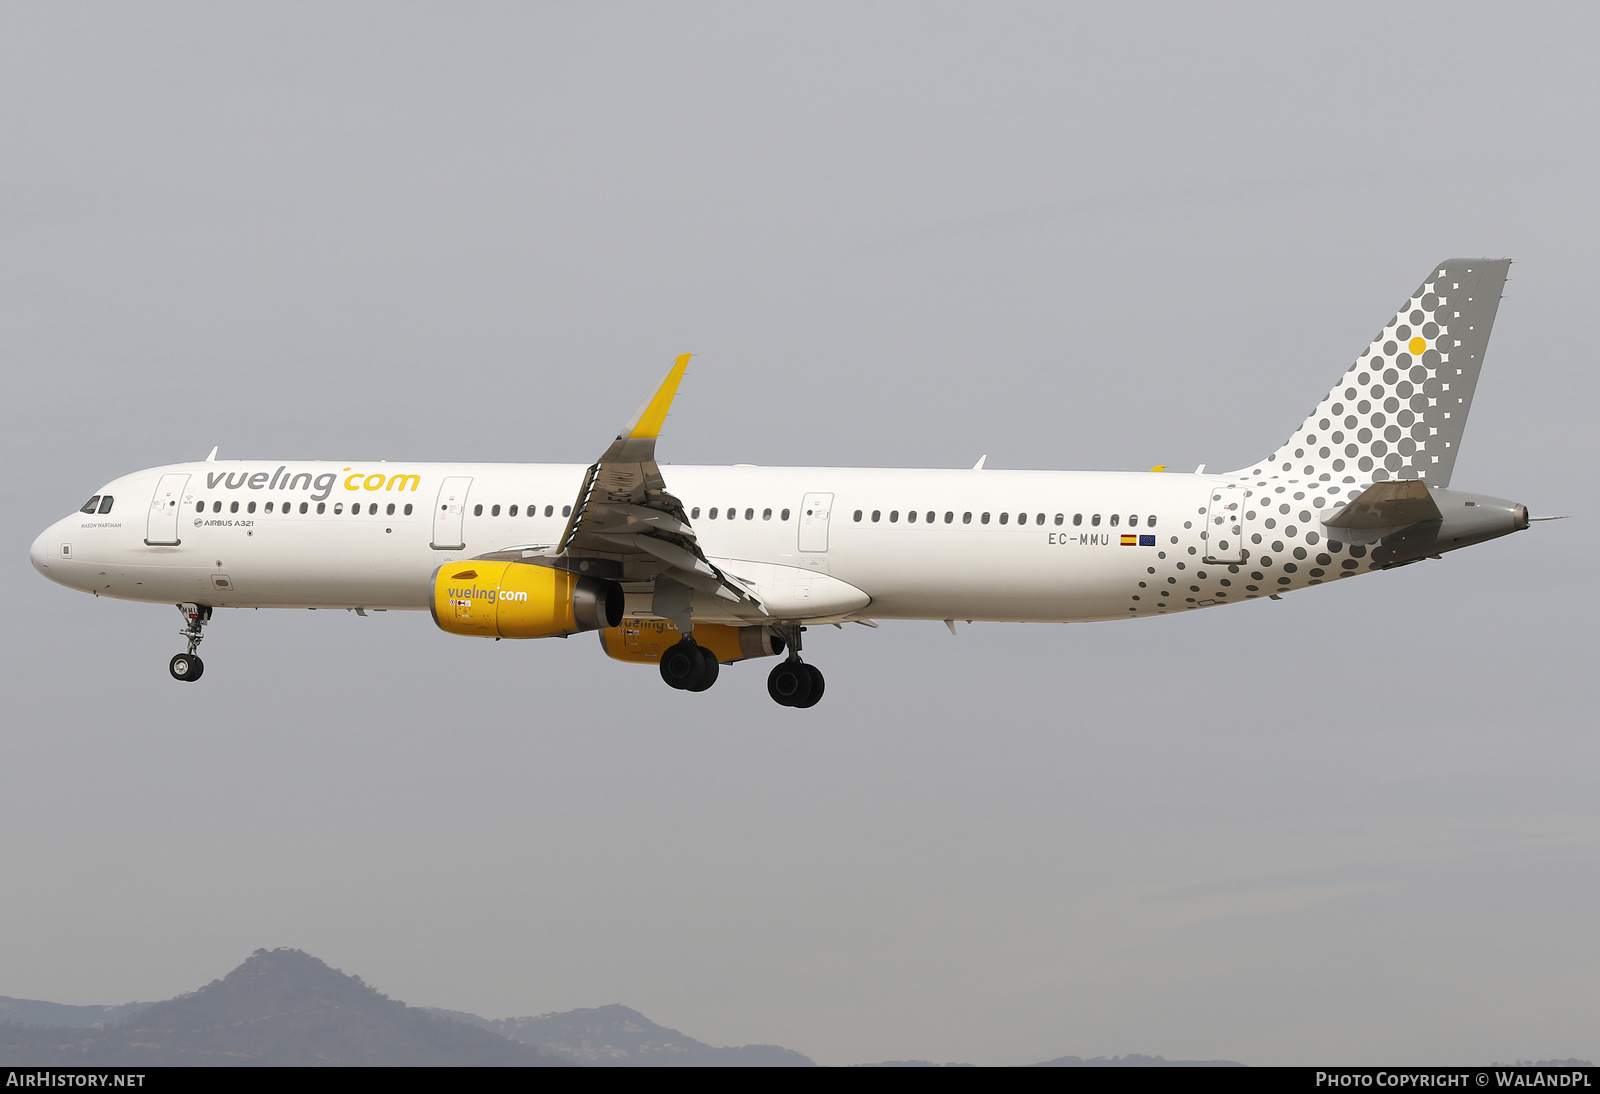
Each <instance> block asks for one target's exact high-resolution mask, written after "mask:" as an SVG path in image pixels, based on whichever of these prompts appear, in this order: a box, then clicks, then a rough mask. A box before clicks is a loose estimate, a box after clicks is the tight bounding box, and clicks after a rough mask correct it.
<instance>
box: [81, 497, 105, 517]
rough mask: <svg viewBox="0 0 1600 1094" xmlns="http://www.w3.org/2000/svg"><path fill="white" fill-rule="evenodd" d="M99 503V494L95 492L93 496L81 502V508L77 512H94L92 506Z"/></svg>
mask: <svg viewBox="0 0 1600 1094" xmlns="http://www.w3.org/2000/svg"><path fill="white" fill-rule="evenodd" d="M99 504H100V495H99V494H96V495H95V496H94V497H92V498H90V499H89V500H88V501H86V502H84V503H83V508H82V509H79V510H78V512H80V513H92V512H94V507H95V506H97V505H99Z"/></svg>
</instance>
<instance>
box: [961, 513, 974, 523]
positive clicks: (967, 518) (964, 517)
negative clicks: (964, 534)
mask: <svg viewBox="0 0 1600 1094" xmlns="http://www.w3.org/2000/svg"><path fill="white" fill-rule="evenodd" d="M961 523H962V524H971V523H972V514H971V513H962V514H961Z"/></svg>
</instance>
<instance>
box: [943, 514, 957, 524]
mask: <svg viewBox="0 0 1600 1094" xmlns="http://www.w3.org/2000/svg"><path fill="white" fill-rule="evenodd" d="M955 519H956V515H955V514H954V513H946V514H945V515H944V522H945V523H946V524H949V523H951V522H952V521H954V520H955Z"/></svg>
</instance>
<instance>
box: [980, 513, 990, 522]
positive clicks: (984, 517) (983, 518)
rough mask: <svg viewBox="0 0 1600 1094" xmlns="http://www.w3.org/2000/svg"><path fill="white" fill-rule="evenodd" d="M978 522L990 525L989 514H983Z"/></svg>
mask: <svg viewBox="0 0 1600 1094" xmlns="http://www.w3.org/2000/svg"><path fill="white" fill-rule="evenodd" d="M978 522H979V523H980V524H988V523H989V514H988V513H985V514H983V516H981V517H979V518H978Z"/></svg>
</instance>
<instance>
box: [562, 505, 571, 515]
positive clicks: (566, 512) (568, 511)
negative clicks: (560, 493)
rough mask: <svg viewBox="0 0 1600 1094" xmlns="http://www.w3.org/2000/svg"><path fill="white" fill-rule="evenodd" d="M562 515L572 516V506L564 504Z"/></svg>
mask: <svg viewBox="0 0 1600 1094" xmlns="http://www.w3.org/2000/svg"><path fill="white" fill-rule="evenodd" d="M561 515H562V516H564V517H570V516H571V515H572V506H570V505H563V506H562V507H561Z"/></svg>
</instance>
